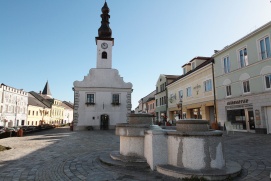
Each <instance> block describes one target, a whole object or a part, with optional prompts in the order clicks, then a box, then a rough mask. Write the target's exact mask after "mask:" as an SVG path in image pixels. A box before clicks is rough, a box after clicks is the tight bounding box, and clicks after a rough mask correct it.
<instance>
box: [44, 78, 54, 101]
mask: <svg viewBox="0 0 271 181" xmlns="http://www.w3.org/2000/svg"><path fill="white" fill-rule="evenodd" d="M42 94H43V95H46V96H49V97H52V94H51V91H50V87H49V83H48V80H47V82H46V84H45V86H44V89H43V91H42Z"/></svg>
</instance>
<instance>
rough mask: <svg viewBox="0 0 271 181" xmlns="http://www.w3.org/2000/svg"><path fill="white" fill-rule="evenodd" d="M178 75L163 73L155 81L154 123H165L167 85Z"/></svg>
mask: <svg viewBox="0 0 271 181" xmlns="http://www.w3.org/2000/svg"><path fill="white" fill-rule="evenodd" d="M178 77H179V76H178V75H164V74H161V75H160V76H159V78H158V80H157V82H156V94H155V116H156V123H158V124H165V122H166V121H167V117H168V115H167V108H168V104H167V102H168V101H167V100H168V98H167V89H166V87H167V85H168V84H170V83H172V82H173V81H174V80H175V79H176V78H178Z"/></svg>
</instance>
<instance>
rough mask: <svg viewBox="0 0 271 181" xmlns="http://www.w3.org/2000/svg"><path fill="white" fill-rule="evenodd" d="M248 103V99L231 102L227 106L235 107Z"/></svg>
mask: <svg viewBox="0 0 271 181" xmlns="http://www.w3.org/2000/svg"><path fill="white" fill-rule="evenodd" d="M247 103H248V99H240V100H237V101H229V102H227V105H234V104H247Z"/></svg>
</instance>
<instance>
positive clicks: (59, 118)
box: [28, 81, 64, 125]
mask: <svg viewBox="0 0 271 181" xmlns="http://www.w3.org/2000/svg"><path fill="white" fill-rule="evenodd" d="M29 93H30V94H31V95H32V96H33V97H34V98H35V99H37V101H39V102H40V103H41V104H42V105H41V106H33V105H31V106H30V107H29V111H30V112H28V114H30V115H29V122H31V123H32V120H33V121H37V120H44V121H43V123H48V124H56V125H60V124H63V119H64V107H63V106H62V102H61V101H60V100H57V99H54V98H53V97H52V94H51V91H50V88H49V84H48V81H47V82H46V84H45V87H44V89H43V91H42V92H40V93H36V92H34V91H31V92H29ZM30 109H31V110H30ZM31 111H32V112H31ZM34 125H35V124H34Z"/></svg>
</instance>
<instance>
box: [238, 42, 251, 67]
mask: <svg viewBox="0 0 271 181" xmlns="http://www.w3.org/2000/svg"><path fill="white" fill-rule="evenodd" d="M245 49H246V56H245V55H244V53H243V57H244V58H243V59H244V60H243V61H244V66H242V64H241V57H240V52H241V51H243V52H244V50H245ZM237 60H238V65H239V68H244V67H246V66H248V50H247V46H244V47H242V48H240V49H238V50H237Z"/></svg>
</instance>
